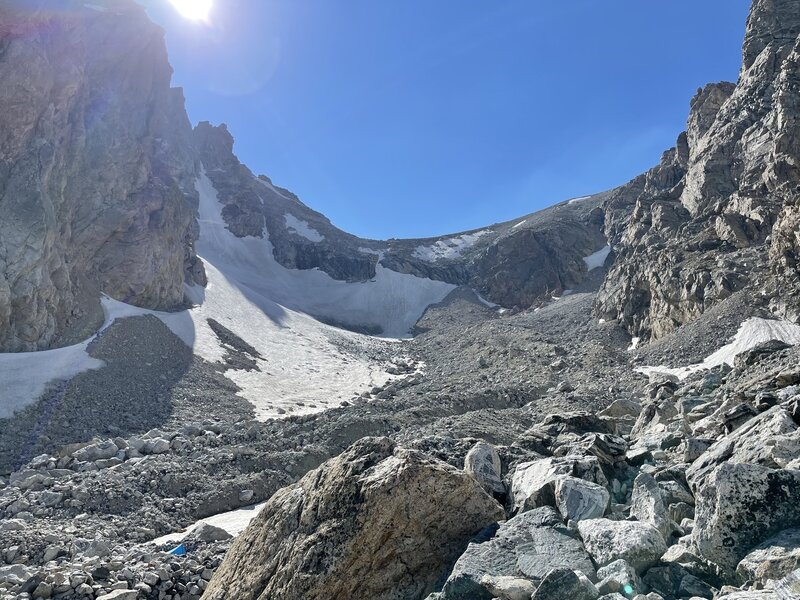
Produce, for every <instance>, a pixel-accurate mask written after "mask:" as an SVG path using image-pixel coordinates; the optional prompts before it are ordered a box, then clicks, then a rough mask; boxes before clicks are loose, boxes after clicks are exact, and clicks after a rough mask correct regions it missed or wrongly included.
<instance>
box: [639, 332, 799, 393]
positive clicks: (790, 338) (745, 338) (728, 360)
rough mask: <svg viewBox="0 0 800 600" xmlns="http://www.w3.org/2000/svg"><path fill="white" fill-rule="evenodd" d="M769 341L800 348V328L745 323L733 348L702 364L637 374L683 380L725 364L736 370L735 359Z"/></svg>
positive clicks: (644, 369) (647, 368)
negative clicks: (670, 376)
mask: <svg viewBox="0 0 800 600" xmlns="http://www.w3.org/2000/svg"><path fill="white" fill-rule="evenodd" d="M770 340H779V341H781V342H784V343H786V344H791V345H793V346H796V345H798V344H800V325H796V324H794V323H792V322H790V321H776V320H771V319H762V318H759V317H753V318H751V319H748V320H747V321H745V322H744V323H742V325H741V326H740V327H739V331H737V332H736V336H735V337H734V338H733V341H732V342H731V343H730V344H727V345H725V346H723V347H722V348H720V349H719V350H717V351H716V352H714V353H713V354H711V355H710V356H708V357H707V358H706V359H705V360H704V361H703V362H701V363H697V364H694V365H689V366H688V367H678V368H672V367H664V366H658V367H651V366H645V367H639V368H637V369H636V372H637V373H642V374H644V375H648V376H649V375H651V374H663V375H672V376H675V377H677V378H678V379H680V380H683V379H686V378H687V377H688V376H689V375H691V374H692V373H697V372H698V371H707V370H709V369H713V368H714V367H718V366H720V365H722V364H727V365H730V366H733V360H734V358H736V355H738V354H741V353H742V352H747V351H748V350H752V349H753V348H755V347H756V346H758V345H759V344H763V343H764V342H768V341H770Z"/></svg>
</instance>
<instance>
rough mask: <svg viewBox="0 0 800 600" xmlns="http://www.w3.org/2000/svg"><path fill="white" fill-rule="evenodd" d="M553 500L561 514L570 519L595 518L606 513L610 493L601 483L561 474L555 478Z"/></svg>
mask: <svg viewBox="0 0 800 600" xmlns="http://www.w3.org/2000/svg"><path fill="white" fill-rule="evenodd" d="M555 500H556V507H557V508H558V510H559V512H560V513H561V516H563V517H564V518H565V519H568V520H572V521H581V520H583V519H596V518H598V517H602V516H603V515H604V514H605V513H606V508H608V503H609V501H610V500H611V494H609V492H608V490H607V489H606V488H604V487H603V486H602V485H597V484H596V483H592V482H591V481H586V480H585V479H578V478H577V477H570V476H569V475H562V476H560V477H558V478H557V479H556V486H555Z"/></svg>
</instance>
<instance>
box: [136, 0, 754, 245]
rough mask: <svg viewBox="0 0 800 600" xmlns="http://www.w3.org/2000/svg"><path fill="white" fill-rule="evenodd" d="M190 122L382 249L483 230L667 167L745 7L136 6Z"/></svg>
mask: <svg viewBox="0 0 800 600" xmlns="http://www.w3.org/2000/svg"><path fill="white" fill-rule="evenodd" d="M145 4H146V5H147V6H148V9H149V11H150V14H151V15H152V17H153V18H154V19H155V20H156V21H158V22H159V23H161V24H162V25H163V26H164V28H165V29H166V32H167V45H168V48H169V51H170V59H171V62H172V65H173V67H174V69H175V77H174V83H175V85H181V86H183V87H184V88H185V92H186V97H187V109H188V111H189V116H190V118H191V119H192V121H193V122H195V123H196V122H197V121H200V120H208V121H211V122H212V123H220V122H225V123H227V124H228V127H229V128H230V130H231V132H232V133H233V135H234V137H235V138H236V146H235V151H236V153H237V154H238V156H239V158H240V159H241V160H242V161H243V162H244V163H246V164H247V165H248V166H249V167H250V168H251V169H252V170H253V171H254V172H256V173H264V174H267V175H268V176H270V177H271V178H272V179H273V181H274V182H275V183H276V184H278V185H281V186H284V187H287V188H289V189H291V190H292V191H293V192H295V193H297V194H298V195H299V196H300V198H301V199H302V200H303V201H304V202H305V203H306V204H308V205H309V206H311V207H312V208H315V209H317V210H319V211H321V212H323V213H325V214H326V215H327V216H328V217H329V218H330V219H331V220H332V221H333V222H334V223H335V224H336V225H338V226H339V227H341V228H343V229H345V230H347V231H350V232H352V233H355V234H358V235H361V236H364V237H374V238H389V237H423V236H430V235H437V234H444V233H448V232H455V231H461V230H466V229H472V228H477V227H481V226H484V225H487V224H490V223H494V222H497V221H503V220H507V219H511V218H514V217H517V216H521V215H523V214H526V213H529V212H533V211H535V210H538V209H540V208H543V207H545V206H548V205H551V204H553V203H555V202H559V201H561V200H564V199H567V198H570V197H574V196H582V195H586V194H590V193H593V192H599V191H602V190H605V189H608V188H611V187H614V186H617V185H620V184H622V183H625V182H626V181H628V180H629V179H631V178H632V177H634V176H636V175H637V174H639V173H641V172H643V171H644V170H646V169H647V168H649V167H650V166H652V165H654V164H655V163H657V162H658V159H659V157H660V155H661V153H662V152H663V151H664V150H666V149H667V148H669V147H670V146H672V145H673V143H674V141H675V138H676V136H677V135H678V133H679V132H680V131H682V130H683V128H684V125H685V122H686V117H687V113H688V107H689V100H690V99H691V97H692V95H693V94H694V92H695V91H696V89H697V88H698V87H699V86H702V85H704V84H705V83H708V82H712V81H721V80H735V79H736V76H737V73H738V69H739V65H740V62H741V43H742V38H743V35H744V26H745V20H746V16H747V11H748V9H749V1H748V0H702V1H698V0H658V1H647V2H645V1H643V0H613V1H599V0H541V1H539V0H402V1H400V0H215V6H214V9H213V11H212V17H211V22H210V23H208V24H203V23H194V22H190V21H186V20H183V19H182V18H181V17H179V16H177V14H176V13H175V12H174V11H173V10H172V8H171V7H170V6H169V4H168V2H167V0H147V1H146V2H145Z"/></svg>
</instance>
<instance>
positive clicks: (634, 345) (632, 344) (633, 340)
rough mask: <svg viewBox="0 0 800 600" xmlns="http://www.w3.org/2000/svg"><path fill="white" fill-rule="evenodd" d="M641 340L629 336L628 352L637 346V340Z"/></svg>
mask: <svg viewBox="0 0 800 600" xmlns="http://www.w3.org/2000/svg"><path fill="white" fill-rule="evenodd" d="M640 341H642V340H641V338H639V337H634V338H631V345H630V346H628V352H633V351H634V350H636V348H638V347H639V342H640Z"/></svg>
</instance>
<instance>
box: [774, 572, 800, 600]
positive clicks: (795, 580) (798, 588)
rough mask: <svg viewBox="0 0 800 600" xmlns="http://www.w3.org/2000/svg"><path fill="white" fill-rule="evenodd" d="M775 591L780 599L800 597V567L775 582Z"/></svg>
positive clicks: (792, 599)
mask: <svg viewBox="0 0 800 600" xmlns="http://www.w3.org/2000/svg"><path fill="white" fill-rule="evenodd" d="M775 593H776V594H777V595H778V598H779V599H780V600H796V599H797V598H800V569H797V570H796V571H793V572H792V573H790V574H789V575H787V576H786V577H784V578H783V579H781V580H780V581H777V582H775Z"/></svg>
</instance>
